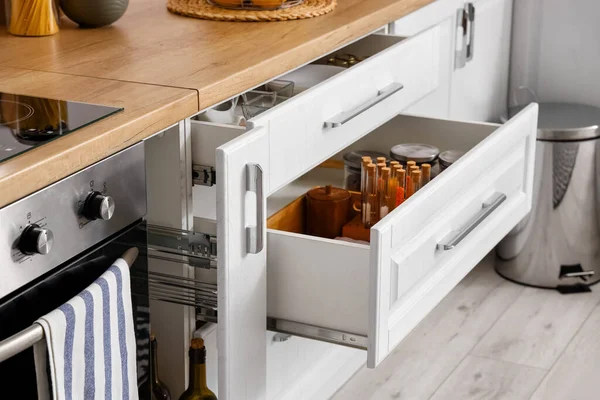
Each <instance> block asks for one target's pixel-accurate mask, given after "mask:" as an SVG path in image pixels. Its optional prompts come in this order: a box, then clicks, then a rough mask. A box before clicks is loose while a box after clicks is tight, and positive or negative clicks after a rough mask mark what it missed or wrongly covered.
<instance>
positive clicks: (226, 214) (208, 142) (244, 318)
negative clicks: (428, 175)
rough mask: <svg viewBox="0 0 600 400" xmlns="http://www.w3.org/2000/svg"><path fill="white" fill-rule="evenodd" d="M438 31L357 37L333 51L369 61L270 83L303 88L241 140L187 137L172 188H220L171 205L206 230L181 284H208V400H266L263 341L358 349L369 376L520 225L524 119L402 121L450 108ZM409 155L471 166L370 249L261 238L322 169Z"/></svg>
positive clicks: (525, 166) (532, 118)
mask: <svg viewBox="0 0 600 400" xmlns="http://www.w3.org/2000/svg"><path fill="white" fill-rule="evenodd" d="M488 1H492V0H488ZM449 23H450V20H449V19H448V18H444V19H442V20H441V21H437V23H436V25H435V26H434V27H433V28H431V29H427V30H422V31H420V33H418V34H415V35H411V37H410V38H409V39H402V38H401V37H398V36H393V35H392V36H386V35H378V34H374V35H370V36H367V37H365V38H363V39H361V40H359V41H357V42H356V43H353V44H351V45H349V46H347V47H346V48H344V49H342V50H340V51H341V52H343V53H352V54H358V55H367V56H370V57H369V58H368V59H367V60H366V61H363V62H361V63H359V64H358V65H356V66H354V67H352V68H349V69H346V70H342V71H338V73H335V74H331V75H327V77H323V76H321V75H319V74H317V73H315V72H314V71H315V69H314V68H312V67H314V66H307V67H303V68H300V69H298V70H297V71H295V72H293V73H292V74H289V75H287V76H284V77H282V79H286V78H288V79H293V80H294V81H296V82H302V84H303V85H304V87H302V88H301V89H302V93H300V94H298V95H296V96H294V97H293V98H291V99H289V100H287V101H285V102H283V103H282V104H280V105H278V106H276V107H274V108H272V109H270V110H269V111H267V112H265V113H263V114H261V115H259V116H258V117H256V118H254V119H252V120H250V121H249V122H248V126H247V127H246V128H245V129H244V128H241V127H235V126H228V125H220V124H214V123H207V122H199V121H192V122H191V127H190V129H189V132H188V131H186V132H187V133H185V134H184V136H186V143H184V147H182V149H181V154H182V156H185V157H183V159H184V161H181V162H180V165H181V171H182V175H181V176H184V175H187V172H183V171H184V170H185V169H187V170H188V171H189V170H191V167H192V164H194V165H201V166H203V167H202V168H204V169H205V170H206V168H208V169H209V170H210V169H211V168H213V167H214V172H215V175H216V185H215V186H213V187H198V188H196V187H195V188H194V190H192V188H191V186H189V187H188V191H187V194H186V193H183V192H182V193H180V196H179V197H178V198H180V201H182V200H181V199H183V200H186V199H187V200H189V197H190V196H192V193H193V197H194V199H193V200H194V203H195V204H194V206H193V207H190V204H189V202H185V201H184V203H183V204H182V205H181V206H182V207H184V206H185V207H187V208H186V210H187V211H186V212H187V214H186V215H188V216H189V214H190V213H192V214H193V216H194V217H197V218H195V219H194V218H192V219H194V221H193V226H194V228H195V229H196V230H198V229H203V228H200V226H201V222H202V221H204V220H208V223H209V225H210V224H212V225H213V226H215V225H216V228H217V229H216V232H217V239H216V240H217V270H216V274H215V273H214V272H215V271H209V272H203V271H197V270H196V271H194V273H193V274H192V275H195V276H196V279H198V278H199V277H201V278H202V279H207V280H211V281H212V282H215V283H216V284H217V290H218V326H217V337H218V368H219V371H218V380H219V385H218V386H219V398H221V399H236V400H237V399H252V400H254V399H265V398H267V397H268V393H267V378H266V376H267V371H268V369H269V368H268V367H267V364H268V360H267V354H268V352H267V342H266V341H265V334H266V331H267V327H268V328H269V329H270V330H275V331H279V332H286V333H291V334H293V335H295V336H303V337H306V338H312V339H317V340H321V341H327V342H330V343H337V344H343V345H346V346H350V347H355V348H361V349H363V350H366V354H367V358H368V365H369V366H370V367H375V366H377V364H379V363H380V362H381V361H382V360H383V359H384V358H385V357H386V356H387V355H388V354H389V353H390V352H391V351H392V350H393V349H394V347H395V346H396V345H397V344H398V343H399V342H400V341H401V340H402V339H403V338H404V337H405V336H406V335H407V334H408V333H409V332H410V330H411V329H412V328H413V327H414V326H415V325H416V324H417V323H418V322H419V321H420V320H422V319H423V318H424V317H425V316H426V315H427V314H428V313H429V311H430V310H431V309H432V308H433V307H434V306H435V305H436V304H437V303H438V302H439V301H440V300H441V299H442V298H443V297H444V296H445V295H446V294H447V293H448V292H449V291H450V290H451V289H452V288H453V287H454V286H455V285H456V284H457V283H458V282H459V281H460V280H461V279H462V277H464V276H465V275H466V274H467V273H468V271H469V270H470V269H471V268H473V267H474V266H475V265H476V264H477V263H478V262H479V261H480V260H481V258H482V257H483V256H484V255H485V254H486V253H487V252H488V251H489V250H491V248H492V247H493V246H495V245H496V243H498V242H499V241H500V240H501V239H502V237H503V236H504V235H505V234H506V233H507V232H508V231H509V230H510V229H512V228H513V227H514V225H516V223H517V222H518V221H519V220H520V219H521V218H522V217H523V216H524V215H525V214H526V213H527V212H528V210H529V208H530V206H531V185H532V178H533V161H534V160H533V155H534V142H535V132H536V121H537V107H536V106H531V107H529V108H527V109H526V110H524V111H523V112H522V113H521V114H519V115H517V116H516V117H515V118H513V119H511V120H510V121H509V122H508V123H506V124H505V125H503V126H497V125H490V124H484V123H468V122H457V121H451V120H440V119H427V118H422V117H414V116H413V117H411V116H398V114H399V113H401V112H405V111H407V110H410V109H411V107H416V105H418V104H419V102H425V101H427V98H428V96H431V95H432V93H436V94H437V91H438V90H440V88H441V86H440V84H441V85H442V86H446V88H445V89H444V88H441V90H445V93H446V94H445V95H441V96H440V97H439V98H438V100H432V103H435V102H436V101H438V102H439V99H440V98H443V97H450V96H451V94H450V87H451V86H448V85H447V83H448V82H449V83H450V85H452V83H453V81H454V80H453V79H447V78H449V74H446V75H445V73H442V72H441V69H447V68H446V66H447V65H448V64H449V60H450V57H448V56H447V55H446V56H441V54H443V52H444V51H447V49H446V50H444V48H446V46H447V42H448V41H449V38H448V30H449V26H448V24H449ZM444 32H445V33H444ZM444 43H446V44H444ZM321 67H324V66H323V65H321ZM307 82H309V83H308V84H307ZM297 86H301V85H297ZM423 104H425V103H423ZM442 108H443V106H442V107H440V110H441V109H442ZM443 111H444V110H442V112H443ZM449 111H450V108H446V112H449ZM184 126H185V125H184ZM408 141H424V142H430V143H432V144H436V145H438V146H439V147H440V148H441V149H443V150H445V149H462V150H464V151H466V152H467V153H466V155H465V156H464V157H463V158H461V160H460V161H459V162H457V163H456V164H455V165H453V166H452V167H451V168H450V169H448V170H447V171H445V172H444V174H443V175H441V176H440V177H438V178H436V179H435V180H434V181H433V182H432V183H430V184H429V185H427V186H426V187H425V188H424V189H422V190H421V191H419V192H418V193H417V195H415V196H414V197H413V198H411V199H410V200H409V201H407V202H406V203H405V204H403V205H402V206H401V207H399V208H398V209H396V210H394V212H392V213H390V214H389V215H388V216H387V217H386V218H384V219H383V220H382V221H380V222H379V223H378V224H377V225H376V226H374V227H373V228H372V229H371V244H370V245H369V246H365V245H356V244H348V243H344V242H338V241H331V240H324V239H319V238H312V237H309V236H306V235H303V234H298V233H290V232H285V231H283V230H274V229H269V230H267V218H268V216H269V215H271V214H272V213H273V212H276V211H277V210H278V209H280V208H282V207H284V206H285V205H286V204H287V200H293V197H292V198H291V199H290V196H291V193H293V194H294V195H295V196H299V195H301V194H302V193H304V192H305V191H306V189H308V188H310V186H303V185H305V182H306V181H305V179H307V178H306V177H307V176H308V177H311V176H316V178H315V179H316V180H315V181H316V182H318V184H320V183H322V182H325V181H324V180H322V179H321V172H319V171H320V169H318V168H317V169H315V168H316V167H317V166H318V165H319V164H320V163H321V162H323V161H325V160H327V159H329V158H331V157H338V158H339V157H340V154H342V153H343V152H344V151H347V150H350V149H356V148H359V147H367V148H372V149H378V150H382V151H385V152H387V151H388V150H389V148H390V147H391V146H392V145H394V144H397V143H400V142H408ZM215 148H216V152H214V149H215ZM155 158H156V159H157V160H158V158H159V155H158V154H156V156H155ZM307 173H308V175H307ZM314 174H316V175H314ZM310 179H313V178H310ZM310 179H309V181H308V182H311V181H310ZM336 179H338V178H336ZM330 183H334V182H330ZM340 183H341V180H340ZM196 189H197V190H196ZM163 197H165V196H163ZM167 197H168V196H167ZM215 205H216V207H215ZM192 210H193V211H192ZM200 217H201V218H202V221H201V218H200ZM204 222H206V221H204ZM202 223H203V222H202ZM184 225H185V224H184ZM188 225H192V222H191V221H189V220H188ZM183 272H184V274H188V275H190V271H189V270H188V269H185V268H184V269H183ZM215 275H216V276H215ZM191 318H192V319H193V318H194V316H192V317H191ZM179 325H180V326H181V324H179ZM183 326H186V327H187V326H189V324H187V325H183ZM189 334H191V331H190V332H189ZM187 339H188V338H185V340H187ZM185 346H187V342H183V339H182V341H181V342H180V343H179V344H178V346H175V348H179V349H180V350H183V349H184V348H185ZM177 353H178V354H179V355H180V354H181V353H182V351H178V352H177ZM163 364H165V363H164V362H163ZM183 379H185V378H183Z"/></svg>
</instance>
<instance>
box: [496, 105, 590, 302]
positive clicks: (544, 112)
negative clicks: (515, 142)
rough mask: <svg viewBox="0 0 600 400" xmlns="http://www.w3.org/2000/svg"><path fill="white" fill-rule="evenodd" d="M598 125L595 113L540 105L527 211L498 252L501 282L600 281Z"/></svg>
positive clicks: (560, 285) (555, 284)
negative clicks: (528, 211) (531, 196)
mask: <svg viewBox="0 0 600 400" xmlns="http://www.w3.org/2000/svg"><path fill="white" fill-rule="evenodd" d="M521 108H522V107H516V108H514V109H511V110H510V114H511V116H512V115H513V114H516V113H517V112H518V111H520V109H521ZM599 126H600V108H596V107H591V106H585V105H580V104H567V103H541V104H540V109H539V119H538V136H537V145H536V165H535V178H534V192H533V207H532V210H531V213H530V214H529V215H528V216H527V217H525V218H524V219H523V220H522V221H521V222H520V223H519V225H518V226H517V227H516V228H515V229H513V230H512V232H511V233H509V234H508V236H507V237H506V238H505V239H504V240H503V241H502V242H501V243H500V244H499V245H498V247H497V249H496V254H497V257H496V271H497V272H498V273H499V274H500V275H501V276H503V277H505V278H507V279H509V280H512V281H515V282H517V283H522V284H526V285H530V286H536V287H542V288H549V289H559V290H561V289H564V288H565V287H569V286H575V287H581V286H582V285H585V286H589V285H591V284H594V283H597V282H598V281H600V208H599V205H600V193H599V189H600V185H599V183H598V173H599V172H600V162H599V156H600V150H599V146H600V129H599Z"/></svg>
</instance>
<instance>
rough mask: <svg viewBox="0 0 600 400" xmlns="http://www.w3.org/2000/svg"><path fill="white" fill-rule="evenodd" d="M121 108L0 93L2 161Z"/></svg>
mask: <svg viewBox="0 0 600 400" xmlns="http://www.w3.org/2000/svg"><path fill="white" fill-rule="evenodd" d="M122 110H123V109H122V108H117V107H107V106H100V105H96V104H86V103H79V102H76V101H66V100H55V99H45V98H42V97H32V96H22V95H18V94H12V93H4V92H0V163H1V162H2V161H5V160H7V159H9V158H11V157H14V156H17V155H19V154H22V153H24V152H26V151H28V150H31V149H33V148H36V147H38V146H41V145H43V144H45V143H48V142H49V141H51V140H54V139H56V138H59V137H61V136H64V135H68V134H69V133H72V132H75V131H76V130H77V129H80V128H83V127H84V126H87V125H89V124H92V123H94V122H96V121H99V120H101V119H103V118H106V117H108V116H109V115H112V114H114V113H117V112H119V111H122Z"/></svg>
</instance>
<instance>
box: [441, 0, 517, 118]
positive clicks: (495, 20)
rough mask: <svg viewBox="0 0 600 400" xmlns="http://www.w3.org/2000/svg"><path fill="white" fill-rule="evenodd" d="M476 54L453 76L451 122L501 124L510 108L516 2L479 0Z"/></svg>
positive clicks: (475, 6) (477, 7)
mask: <svg viewBox="0 0 600 400" xmlns="http://www.w3.org/2000/svg"><path fill="white" fill-rule="evenodd" d="M472 4H473V6H474V8H475V21H474V30H473V38H472V41H473V54H472V57H471V59H470V60H468V61H467V62H466V64H465V65H464V67H462V68H457V69H455V70H454V72H453V74H452V89H451V96H450V118H455V119H461V120H470V121H498V119H499V117H500V116H501V115H503V114H505V113H506V110H507V108H508V88H509V71H510V43H511V26H512V5H513V0H477V1H473V2H472Z"/></svg>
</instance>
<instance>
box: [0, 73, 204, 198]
mask: <svg viewBox="0 0 600 400" xmlns="http://www.w3.org/2000/svg"><path fill="white" fill-rule="evenodd" d="M0 91H6V92H13V93H19V94H25V95H32V96H45V97H51V98H59V99H66V98H68V99H69V100H75V101H83V102H89V103H98V104H105V105H109V106H119V107H124V108H125V110H124V111H122V112H119V113H117V114H115V115H113V116H111V117H109V118H106V119H103V120H101V121H99V122H96V123H94V124H92V125H90V126H87V127H85V128H82V129H80V130H78V131H76V132H74V133H72V134H69V135H66V136H64V137H62V138H59V139H56V140H54V141H52V142H49V143H47V144H45V145H43V146H40V147H38V148H36V149H34V150H31V151H28V152H26V153H24V154H22V155H20V156H17V157H14V158H12V159H10V160H8V161H5V162H3V163H0V207H3V206H5V205H7V204H9V203H11V202H13V201H15V200H18V199H20V198H22V197H24V196H26V195H28V194H30V193H33V192H34V191H36V190H39V189H41V188H43V187H45V186H47V185H49V184H51V183H54V182H56V181H58V180H60V179H62V178H64V177H65V176H68V175H70V174H72V173H74V172H76V171H79V170H81V169H83V168H85V167H87V166H89V165H91V164H93V163H95V162H97V161H99V160H101V159H103V158H105V157H108V156H110V155H111V154H114V153H116V152H118V151H119V150H122V149H124V148H126V147H128V146H130V145H132V144H134V143H137V142H139V141H141V140H142V139H144V138H147V137H148V136H151V135H152V134H154V133H156V132H159V131H160V130H163V129H165V128H166V127H168V126H170V125H173V124H175V123H177V122H178V121H181V120H182V119H185V118H187V117H189V116H190V115H192V114H194V113H196V112H197V111H198V102H197V95H196V92H195V91H193V90H186V89H178V88H169V87H160V86H153V85H143V84H137V83H128V82H119V81H110V80H105V79H95V78H87V77H77V76H70V75H64V74H57V73H49V72H39V71H27V70H19V69H14V68H6V67H0Z"/></svg>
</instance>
